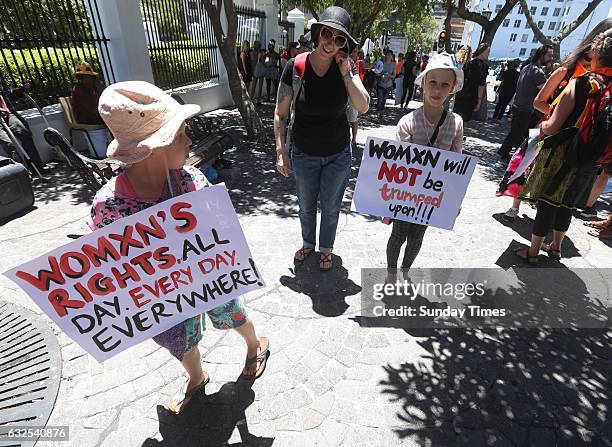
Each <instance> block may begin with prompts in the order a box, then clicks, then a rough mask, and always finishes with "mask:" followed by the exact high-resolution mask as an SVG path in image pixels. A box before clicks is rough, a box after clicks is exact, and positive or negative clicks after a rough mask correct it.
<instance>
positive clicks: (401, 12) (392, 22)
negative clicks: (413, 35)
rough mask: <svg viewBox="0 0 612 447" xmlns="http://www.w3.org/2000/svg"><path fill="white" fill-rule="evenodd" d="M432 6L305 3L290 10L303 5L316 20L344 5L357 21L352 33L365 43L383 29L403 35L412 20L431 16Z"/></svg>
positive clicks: (336, 0)
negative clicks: (325, 12)
mask: <svg viewBox="0 0 612 447" xmlns="http://www.w3.org/2000/svg"><path fill="white" fill-rule="evenodd" d="M430 3H431V0H409V1H404V0H368V1H364V0H304V1H303V2H297V1H296V2H295V3H294V4H292V3H291V2H290V3H289V4H288V5H287V8H291V7H293V6H298V7H299V6H303V7H304V8H305V9H307V10H308V11H309V12H311V13H312V14H313V15H314V16H315V18H316V17H318V13H321V12H322V11H323V10H324V9H325V8H327V7H329V6H334V5H335V6H341V7H342V8H344V9H346V10H347V11H348V12H349V14H350V15H351V18H352V20H353V22H352V27H351V30H350V31H351V34H352V35H353V37H355V38H356V39H357V40H358V41H359V42H363V41H364V40H365V38H366V37H374V36H375V35H379V34H380V33H381V32H382V29H383V28H384V29H388V30H390V31H391V32H393V33H397V34H403V33H404V32H405V31H406V27H405V25H406V24H407V23H408V21H409V20H412V19H411V18H412V17H415V16H417V17H418V16H422V15H423V14H426V11H429V13H431V6H430ZM284 4H285V2H283V5H284Z"/></svg>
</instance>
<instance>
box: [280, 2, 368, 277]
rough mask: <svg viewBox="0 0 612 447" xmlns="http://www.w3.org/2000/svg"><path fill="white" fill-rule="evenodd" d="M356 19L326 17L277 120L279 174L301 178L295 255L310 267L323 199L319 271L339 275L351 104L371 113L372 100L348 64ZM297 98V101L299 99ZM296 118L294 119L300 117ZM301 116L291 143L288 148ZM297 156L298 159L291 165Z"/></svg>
mask: <svg viewBox="0 0 612 447" xmlns="http://www.w3.org/2000/svg"><path fill="white" fill-rule="evenodd" d="M350 24H351V17H350V16H349V14H348V12H346V11H345V10H344V9H342V8H340V7H338V6H331V7H329V8H327V9H326V10H325V11H324V12H323V14H321V20H320V21H319V22H318V23H315V24H313V25H312V27H311V33H312V41H313V44H314V48H315V50H314V51H313V52H312V53H309V54H308V55H307V56H305V60H304V59H302V57H304V56H302V55H300V56H298V57H296V58H295V59H292V60H290V61H289V62H288V63H287V65H286V67H285V70H284V71H283V75H282V78H281V83H280V86H279V89H278V95H277V101H276V111H275V113H274V134H275V140H276V153H277V163H276V167H277V169H278V171H279V172H280V173H281V174H282V175H284V176H285V177H288V176H289V173H290V172H291V171H292V168H293V171H294V172H295V178H296V186H297V196H298V202H299V206H300V211H299V217H300V224H301V227H302V240H303V245H302V248H300V249H299V250H298V251H297V252H296V253H295V256H294V260H295V261H296V262H302V261H304V259H306V257H307V256H308V255H310V253H312V252H313V250H314V248H315V242H316V234H317V199H318V200H319V201H320V204H321V205H320V206H321V225H320V228H319V250H320V251H321V257H320V260H319V267H320V269H321V270H324V271H327V270H330V269H331V268H332V265H333V264H332V254H331V253H332V249H333V245H334V240H335V238H336V228H337V226H338V218H339V216H340V205H341V204H342V198H343V196H344V191H345V189H346V186H347V184H348V180H349V175H350V173H351V145H350V131H349V123H348V120H347V117H346V105H347V103H348V99H349V97H350V100H351V103H352V105H353V107H354V108H355V109H357V111H359V112H360V113H366V112H367V111H368V107H369V103H370V97H369V95H368V93H367V92H366V90H365V88H364V87H363V85H362V83H361V80H360V78H359V75H358V74H357V72H356V70H355V66H354V65H353V64H351V62H350V59H349V57H348V55H349V52H350V50H351V49H352V48H353V47H354V46H356V45H357V41H356V40H355V39H354V38H353V37H352V36H351V35H350V33H349V32H348V29H349V28H350ZM294 93H295V94H294ZM293 111H294V112H293ZM291 112H293V115H294V116H293V117H292V122H291V126H290V127H291V129H290V130H291V138H290V141H289V142H287V143H286V142H285V130H286V128H287V121H288V119H289V117H290V114H291ZM289 149H291V151H292V152H291V159H290V158H289V152H288V151H289Z"/></svg>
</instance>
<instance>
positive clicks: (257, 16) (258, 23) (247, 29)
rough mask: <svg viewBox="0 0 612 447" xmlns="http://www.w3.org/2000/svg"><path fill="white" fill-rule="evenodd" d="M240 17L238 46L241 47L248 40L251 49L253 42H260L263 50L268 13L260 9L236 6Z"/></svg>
mask: <svg viewBox="0 0 612 447" xmlns="http://www.w3.org/2000/svg"><path fill="white" fill-rule="evenodd" d="M234 9H235V10H236V15H237V16H238V33H237V37H236V45H238V46H240V45H241V44H242V41H244V40H248V41H249V44H250V46H251V48H252V47H253V42H255V41H259V42H260V43H261V45H262V48H263V47H265V44H266V13H265V12H264V11H260V10H258V9H253V8H249V7H247V6H242V5H236V4H234Z"/></svg>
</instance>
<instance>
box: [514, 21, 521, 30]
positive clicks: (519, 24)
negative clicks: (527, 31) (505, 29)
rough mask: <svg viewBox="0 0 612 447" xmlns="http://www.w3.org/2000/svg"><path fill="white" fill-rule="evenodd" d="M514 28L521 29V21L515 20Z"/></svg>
mask: <svg viewBox="0 0 612 447" xmlns="http://www.w3.org/2000/svg"><path fill="white" fill-rule="evenodd" d="M514 27H515V28H520V27H521V21H520V20H515V21H514Z"/></svg>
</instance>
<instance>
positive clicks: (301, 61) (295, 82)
mask: <svg viewBox="0 0 612 447" xmlns="http://www.w3.org/2000/svg"><path fill="white" fill-rule="evenodd" d="M309 54H310V52H306V53H300V54H298V55H297V56H296V57H295V60H294V61H293V77H292V82H291V85H292V87H293V101H291V111H290V112H289V115H290V117H291V118H290V119H289V127H288V128H287V137H286V139H285V148H287V151H289V152H291V141H292V129H293V122H294V121H295V102H296V101H297V99H298V97H299V96H300V93H301V92H302V81H303V79H304V72H305V71H306V60H307V59H308V55H309Z"/></svg>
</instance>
